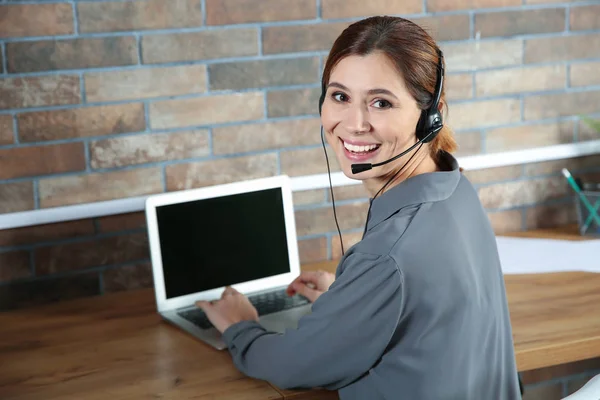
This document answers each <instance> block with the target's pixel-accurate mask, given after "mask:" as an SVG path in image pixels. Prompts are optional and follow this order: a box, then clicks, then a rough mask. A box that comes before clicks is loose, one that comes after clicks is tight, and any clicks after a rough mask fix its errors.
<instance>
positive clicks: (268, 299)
mask: <svg viewBox="0 0 600 400" xmlns="http://www.w3.org/2000/svg"><path fill="white" fill-rule="evenodd" d="M146 220H147V225H148V236H149V241H150V254H151V259H152V271H153V277H154V289H155V293H156V305H157V308H158V313H159V314H160V315H161V316H162V317H163V318H164V319H165V320H167V321H169V322H171V323H172V324H174V325H176V326H178V327H179V328H181V329H183V330H184V331H186V332H188V333H190V334H191V335H193V336H194V337H196V338H198V339H200V340H202V341H204V342H206V343H208V344H209V345H211V346H213V347H215V348H217V349H224V348H226V345H225V343H224V342H223V341H222V339H221V334H220V333H219V331H218V330H217V329H215V328H214V327H213V326H212V324H211V323H210V321H209V320H208V319H207V318H206V316H205V314H204V313H203V312H202V310H200V309H198V308H197V307H196V306H195V305H194V303H195V302H196V301H197V300H215V299H218V298H220V297H221V294H222V292H223V290H224V289H225V287H226V286H228V285H229V286H232V287H234V288H235V289H237V290H238V291H240V292H241V293H244V294H245V295H246V296H248V298H249V300H250V301H251V302H252V303H253V304H254V305H255V307H256V308H257V310H258V313H259V317H260V321H259V322H260V324H261V325H263V326H264V327H265V328H267V329H269V330H272V331H276V332H284V331H285V330H286V329H289V328H296V327H297V324H298V320H299V319H300V318H301V317H302V316H303V315H305V314H307V313H309V312H310V307H311V305H310V303H309V302H308V301H307V300H306V299H305V298H304V297H302V296H299V295H296V296H294V297H288V296H287V295H286V293H285V289H286V288H287V286H288V285H289V284H290V283H291V282H292V281H293V280H294V279H295V278H296V277H297V276H298V275H299V274H300V263H299V257H298V245H297V241H296V226H295V219H294V207H293V203H292V191H291V182H290V178H289V177H287V176H275V177H270V178H261V179H253V180H247V181H243V182H235V183H229V184H223V185H216V186H211V187H205V188H200V189H192V190H184V191H178V192H171V193H164V194H158V195H153V196H150V197H149V198H148V199H147V201H146Z"/></svg>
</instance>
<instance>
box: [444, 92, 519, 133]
mask: <svg viewBox="0 0 600 400" xmlns="http://www.w3.org/2000/svg"><path fill="white" fill-rule="evenodd" d="M449 110H450V113H449V115H448V119H447V123H448V125H449V126H450V127H451V128H452V129H453V130H465V129H473V128H481V127H486V126H494V125H504V124H510V123H514V122H518V121H520V120H521V102H520V101H519V100H517V99H500V100H482V101H478V102H473V103H459V104H450V106H449Z"/></svg>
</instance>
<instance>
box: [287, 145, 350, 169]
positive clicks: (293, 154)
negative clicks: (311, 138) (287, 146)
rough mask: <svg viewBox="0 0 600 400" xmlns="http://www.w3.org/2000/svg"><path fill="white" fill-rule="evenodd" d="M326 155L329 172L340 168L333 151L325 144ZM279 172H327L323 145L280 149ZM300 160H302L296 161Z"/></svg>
mask: <svg viewBox="0 0 600 400" xmlns="http://www.w3.org/2000/svg"><path fill="white" fill-rule="evenodd" d="M326 148H327V156H328V158H329V167H330V168H331V172H337V171H339V170H340V166H339V163H338V161H337V158H336V156H335V152H334V151H333V150H332V149H331V147H330V146H327V147H326ZM279 157H280V158H281V172H282V173H283V174H286V175H289V176H300V175H312V174H323V173H327V163H326V159H325V154H324V153H323V147H322V146H319V147H315V148H311V149H300V150H285V151H281V153H280V156H279ZM298 160H302V162H298Z"/></svg>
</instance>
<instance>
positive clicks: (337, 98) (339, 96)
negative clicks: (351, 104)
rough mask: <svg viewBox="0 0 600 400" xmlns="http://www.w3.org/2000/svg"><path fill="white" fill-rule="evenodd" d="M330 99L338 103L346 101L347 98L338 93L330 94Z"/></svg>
mask: <svg viewBox="0 0 600 400" xmlns="http://www.w3.org/2000/svg"><path fill="white" fill-rule="evenodd" d="M331 97H333V99H334V100H335V101H339V102H342V101H347V100H348V97H347V96H346V95H345V94H344V93H339V92H337V93H334V94H332V95H331Z"/></svg>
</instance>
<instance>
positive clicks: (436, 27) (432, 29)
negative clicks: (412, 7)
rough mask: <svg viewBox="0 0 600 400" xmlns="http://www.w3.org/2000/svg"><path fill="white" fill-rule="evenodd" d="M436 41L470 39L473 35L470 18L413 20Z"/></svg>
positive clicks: (451, 16)
mask: <svg viewBox="0 0 600 400" xmlns="http://www.w3.org/2000/svg"><path fill="white" fill-rule="evenodd" d="M411 21H413V22H415V23H417V24H418V25H420V26H421V27H422V28H423V29H425V31H427V32H428V33H429V34H430V35H431V36H432V37H433V39H435V40H436V41H445V40H462V39H468V38H469V37H470V35H471V32H470V28H469V26H470V21H469V16H468V15H466V14H464V15H443V16H436V17H418V18H411Z"/></svg>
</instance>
